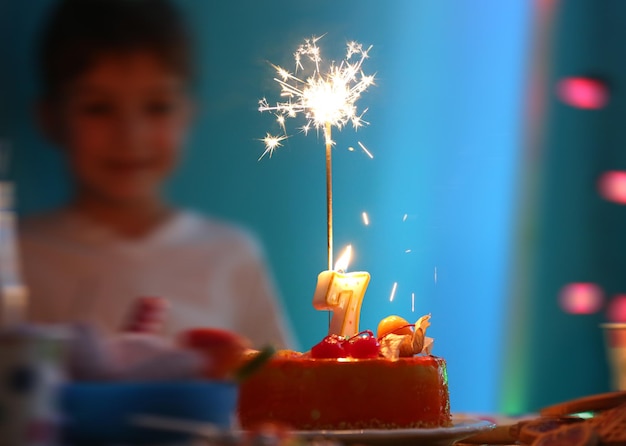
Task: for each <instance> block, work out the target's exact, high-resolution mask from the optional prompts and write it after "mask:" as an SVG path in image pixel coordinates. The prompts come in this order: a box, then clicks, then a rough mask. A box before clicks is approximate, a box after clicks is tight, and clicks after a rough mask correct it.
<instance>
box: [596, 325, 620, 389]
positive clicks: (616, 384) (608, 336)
mask: <svg viewBox="0 0 626 446" xmlns="http://www.w3.org/2000/svg"><path fill="white" fill-rule="evenodd" d="M601 327H602V328H603V329H604V335H605V341H606V350H607V356H608V361H609V366H610V369H611V382H612V387H613V389H614V390H626V322H623V323H607V324H602V325H601Z"/></svg>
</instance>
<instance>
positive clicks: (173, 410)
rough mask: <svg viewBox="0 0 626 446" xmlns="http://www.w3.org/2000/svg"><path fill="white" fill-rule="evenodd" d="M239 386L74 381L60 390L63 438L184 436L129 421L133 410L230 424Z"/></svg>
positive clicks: (101, 440) (107, 440)
mask: <svg viewBox="0 0 626 446" xmlns="http://www.w3.org/2000/svg"><path fill="white" fill-rule="evenodd" d="M237 393H238V392H237V385H236V384H235V383H232V382H224V381H219V382H218V381H189V382H159V383H78V384H69V385H67V386H65V387H64V388H63V389H62V390H61V395H60V398H61V401H60V404H61V410H62V412H63V415H64V417H65V424H64V429H63V436H64V440H66V441H67V443H68V444H72V445H82V444H89V445H97V444H111V443H131V444H149V443H167V442H177V441H185V440H186V439H188V436H186V435H185V434H181V433H174V432H167V431H165V430H163V431H161V430H157V429H151V428H146V427H141V426H137V425H136V424H133V423H132V419H133V417H136V416H137V415H149V416H155V417H164V418H174V419H180V420H187V421H194V422H201V423H212V424H213V425H215V426H217V427H219V428H222V429H228V428H230V427H232V425H233V421H234V419H235V416H236V409H237Z"/></svg>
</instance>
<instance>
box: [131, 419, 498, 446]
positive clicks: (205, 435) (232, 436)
mask: <svg viewBox="0 0 626 446" xmlns="http://www.w3.org/2000/svg"><path fill="white" fill-rule="evenodd" d="M132 424H134V425H137V426H143V427H144V428H150V429H156V430H164V431H174V432H179V433H186V434H189V435H191V436H192V437H195V438H197V439H198V440H200V441H202V440H205V441H208V444H211V445H233V444H238V443H240V442H241V441H240V440H241V438H243V437H245V436H246V432H245V431H238V430H235V431H228V430H227V431H223V430H220V429H217V428H216V427H215V426H213V425H210V424H208V423H198V422H193V421H186V420H177V419H172V418H164V417H159V416H156V417H155V416H150V415H140V416H136V417H134V419H133V421H132ZM495 427H496V425H495V424H493V423H492V422H490V421H486V420H480V419H477V418H470V417H467V416H463V415H453V416H452V426H450V427H440V428H432V429H363V430H322V431H292V432H291V433H292V434H293V435H294V436H295V437H296V438H299V439H301V440H304V441H306V442H311V444H314V443H317V444H324V443H323V442H322V441H320V440H331V441H336V442H339V443H340V444H343V445H348V446H349V445H352V444H359V445H365V446H368V445H371V446H378V445H391V444H392V445H394V446H396V445H397V446H401V445H412V446H414V445H415V446H417V445H422V446H450V445H452V444H453V443H455V442H457V441H459V440H462V439H464V438H467V437H470V436H472V435H474V434H477V433H479V432H485V431H489V430H491V429H493V428H495ZM200 444H203V443H200Z"/></svg>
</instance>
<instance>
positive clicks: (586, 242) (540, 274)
mask: <svg viewBox="0 0 626 446" xmlns="http://www.w3.org/2000/svg"><path fill="white" fill-rule="evenodd" d="M545 3H548V2H545ZM554 6H556V7H555V8H554V14H553V18H552V21H553V24H552V26H551V31H550V33H549V34H548V40H547V41H544V42H543V46H544V51H543V52H544V53H545V54H544V55H545V57H544V59H543V61H542V63H543V64H544V65H545V66H544V67H543V68H544V74H545V79H544V80H545V82H544V83H543V87H542V88H543V91H544V94H543V95H542V97H541V98H539V104H538V105H539V107H538V110H539V109H543V111H542V113H541V115H542V116H541V119H540V121H539V122H538V123H537V126H536V128H535V131H536V134H537V139H536V140H535V144H534V145H533V147H532V150H529V151H528V153H527V156H525V157H524V159H525V162H524V166H525V167H524V168H523V171H524V172H525V174H524V177H525V183H526V186H525V187H524V190H525V200H524V201H525V206H524V210H525V211H526V213H525V214H523V215H521V217H520V233H519V239H518V246H519V248H520V249H519V250H518V260H517V267H518V268H517V270H516V272H517V274H516V275H515V279H514V284H515V286H514V287H513V290H512V295H513V296H514V299H513V302H514V303H513V304H512V306H511V318H510V319H511V330H510V331H509V334H510V335H511V337H510V339H509V341H508V342H507V345H509V346H510V351H509V352H508V354H506V355H505V357H506V358H507V360H506V362H507V363H508V367H507V368H506V371H505V373H504V376H505V377H506V378H505V382H504V385H503V388H504V389H505V391H504V392H503V396H504V400H503V407H505V408H506V409H507V410H510V411H523V410H525V409H526V408H529V407H530V408H536V407H541V406H544V405H546V404H552V403H554V402H555V401H561V400H565V399H569V398H572V397H574V396H580V395H585V394H593V393H598V392H603V391H607V390H608V386H607V382H608V379H609V372H608V369H607V365H606V360H605V357H604V349H603V338H602V332H601V331H600V329H599V324H601V323H602V322H605V321H606V319H607V310H608V308H609V305H610V303H611V302H612V301H613V300H614V299H615V298H616V297H617V296H618V295H620V294H623V293H624V290H625V289H626V278H625V276H624V273H623V269H624V265H625V264H626V250H625V249H624V248H625V246H626V241H625V239H624V227H625V224H626V208H625V207H624V206H623V205H620V204H617V203H615V202H611V201H607V200H605V199H603V198H602V197H601V195H600V194H599V191H598V184H599V179H600V178H601V176H602V174H604V173H605V172H607V171H610V170H617V171H624V170H625V169H626V151H625V150H624V143H625V142H626V133H625V132H624V119H625V116H626V92H625V91H624V85H626V66H625V65H624V61H625V60H626V47H625V46H624V41H626V40H625V39H626V30H625V29H624V26H623V24H624V19H625V18H626V4H624V2H619V1H603V2H594V1H586V0H568V1H564V2H555V3H554ZM570 76H582V77H592V78H597V79H600V80H601V81H603V82H605V85H606V86H607V87H608V89H609V93H610V95H609V101H608V104H607V105H606V107H604V108H601V109H597V110H585V109H579V108H574V107H571V106H568V105H566V104H564V103H563V102H561V101H559V100H558V98H557V95H556V88H555V87H556V86H557V84H558V82H559V81H560V80H561V79H563V78H565V77H570ZM570 283H592V284H594V285H596V286H597V287H598V289H599V290H601V292H602V305H601V306H600V309H599V311H597V312H595V313H592V314H578V315H575V314H567V313H565V312H563V310H562V308H561V307H560V306H559V304H558V300H557V296H558V295H559V293H560V292H561V290H562V289H563V287H564V286H565V285H567V284H570ZM622 317H623V316H622ZM531 321H532V322H531ZM622 321H623V320H622Z"/></svg>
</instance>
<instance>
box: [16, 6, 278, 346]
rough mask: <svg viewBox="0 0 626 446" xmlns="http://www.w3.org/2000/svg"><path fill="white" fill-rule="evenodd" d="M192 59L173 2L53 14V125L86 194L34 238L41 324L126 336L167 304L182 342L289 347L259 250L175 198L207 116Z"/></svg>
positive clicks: (47, 73) (34, 301) (49, 120)
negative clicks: (177, 180)
mask: <svg viewBox="0 0 626 446" xmlns="http://www.w3.org/2000/svg"><path fill="white" fill-rule="evenodd" d="M190 53H191V51H190V43H189V38H188V35H187V32H186V30H185V27H184V24H183V22H182V20H181V17H180V16H179V15H178V12H177V11H176V10H175V9H174V8H173V7H172V6H171V5H170V4H169V3H167V2H166V1H165V0H63V1H61V2H60V3H59V4H58V5H57V7H56V8H55V9H54V11H53V12H52V15H51V16H50V18H49V22H48V24H47V26H46V28H45V30H44V33H43V36H42V46H41V54H40V61H41V77H42V88H43V95H42V101H41V113H40V114H41V122H42V127H43V130H44V132H45V134H46V136H47V137H48V138H49V139H51V140H52V141H53V142H54V143H56V144H57V145H58V146H59V147H60V149H61V150H62V152H63V153H64V155H65V156H66V158H67V161H68V165H69V168H70V171H71V175H72V179H73V182H74V185H75V190H74V196H73V197H72V200H71V202H70V203H69V204H68V206H67V207H65V208H63V209H59V210H56V211H53V212H51V213H48V214H46V215H41V216H38V217H36V218H32V219H31V220H29V221H27V222H25V224H24V225H23V227H22V228H21V249H22V252H21V254H22V258H23V263H24V275H25V281H26V284H27V285H28V286H29V289H30V293H31V295H30V302H29V311H30V315H31V320H33V321H37V322H65V321H72V320H78V319H80V320H86V321H90V322H94V323H97V324H98V325H100V326H102V327H104V328H106V329H108V330H111V331H113V330H117V329H119V328H120V325H121V324H122V323H123V319H124V315H125V314H126V313H127V312H128V310H129V308H130V306H131V303H132V301H133V300H134V299H135V298H137V297H139V296H161V297H164V298H167V299H168V300H169V302H170V310H169V314H168V325H167V329H168V331H169V332H170V333H175V332H178V331H180V330H183V329H185V328H190V327H198V326H211V327H217V328H224V329H228V330H233V331H236V332H238V333H241V334H243V335H245V336H246V337H248V338H249V339H250V340H251V341H252V342H253V344H254V345H256V346H259V345H262V344H266V343H269V342H271V343H273V344H275V345H279V346H284V345H286V344H288V343H289V342H288V339H287V335H286V331H285V329H284V324H283V319H282V317H281V312H280V310H279V308H278V307H277V304H276V302H275V299H274V292H273V289H272V287H271V284H270V282H269V281H268V277H267V275H266V271H265V268H264V265H263V261H262V258H261V255H260V252H259V249H258V247H257V245H256V243H255V242H254V241H253V240H252V239H251V238H250V237H249V236H247V235H246V234H245V233H243V232H242V231H240V230H238V229H236V228H233V227H231V226H228V225H225V224H223V223H219V222H216V221H213V220H208V219H205V218H203V217H200V216H199V215H197V214H194V213H192V212H187V211H180V210H177V209H175V208H173V207H171V206H170V205H169V204H168V203H166V202H165V201H164V200H163V198H162V196H161V187H162V185H163V183H164V181H165V180H166V179H167V178H168V176H169V175H170V174H171V172H172V171H173V169H174V168H175V166H176V162H177V160H178V158H179V155H180V151H181V149H182V147H183V145H184V142H185V137H186V135H187V132H188V128H189V125H190V122H191V119H192V115H193V104H192V101H191V99H190V97H189V87H190V84H191V82H192V78H193V64H192V62H191V54H190Z"/></svg>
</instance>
